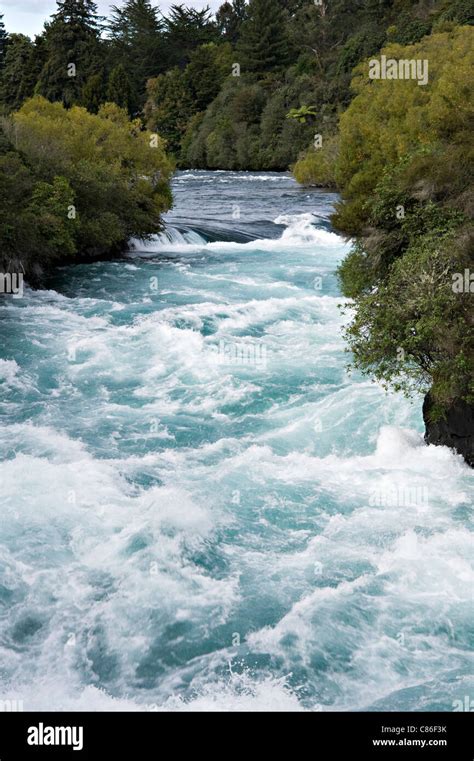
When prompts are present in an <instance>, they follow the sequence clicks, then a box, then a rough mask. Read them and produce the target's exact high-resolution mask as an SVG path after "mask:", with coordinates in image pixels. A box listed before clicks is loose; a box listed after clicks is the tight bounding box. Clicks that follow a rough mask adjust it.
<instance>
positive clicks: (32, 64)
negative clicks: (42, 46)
mask: <svg viewBox="0 0 474 761" xmlns="http://www.w3.org/2000/svg"><path fill="white" fill-rule="evenodd" d="M39 65H40V62H39V61H38V59H37V58H36V46H35V44H34V43H33V42H32V41H31V40H30V38H29V37H27V36H26V35H24V34H12V35H10V38H9V42H8V47H7V52H6V55H5V61H4V65H3V67H2V69H1V71H0V100H1V102H2V103H3V104H4V106H6V108H7V110H12V109H13V110H14V109H17V108H19V107H20V106H21V104H22V103H23V101H25V100H26V98H29V97H31V95H32V94H33V91H34V88H35V84H36V79H37V76H38V73H39Z"/></svg>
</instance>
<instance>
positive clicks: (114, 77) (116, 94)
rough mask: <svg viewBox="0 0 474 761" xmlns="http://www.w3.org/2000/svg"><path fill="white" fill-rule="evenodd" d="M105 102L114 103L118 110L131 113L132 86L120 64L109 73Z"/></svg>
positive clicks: (123, 67)
mask: <svg viewBox="0 0 474 761" xmlns="http://www.w3.org/2000/svg"><path fill="white" fill-rule="evenodd" d="M107 100H108V101H110V102H111V103H116V104H117V106H120V108H125V109H126V111H128V112H129V113H130V112H131V111H132V85H131V82H130V78H129V76H128V74H127V70H126V69H125V66H124V65H123V64H122V63H119V64H118V65H117V66H115V68H114V69H112V71H111V72H110V77H109V82H108V85H107Z"/></svg>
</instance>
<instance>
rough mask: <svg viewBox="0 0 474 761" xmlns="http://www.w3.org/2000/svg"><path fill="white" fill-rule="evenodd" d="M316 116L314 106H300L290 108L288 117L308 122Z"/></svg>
mask: <svg viewBox="0 0 474 761" xmlns="http://www.w3.org/2000/svg"><path fill="white" fill-rule="evenodd" d="M315 117H316V109H315V108H314V106H300V107H299V108H290V110H289V111H288V113H287V115H286V118H287V119H296V121H298V122H299V123H300V124H306V123H307V122H308V120H309V121H313V120H314V118H315Z"/></svg>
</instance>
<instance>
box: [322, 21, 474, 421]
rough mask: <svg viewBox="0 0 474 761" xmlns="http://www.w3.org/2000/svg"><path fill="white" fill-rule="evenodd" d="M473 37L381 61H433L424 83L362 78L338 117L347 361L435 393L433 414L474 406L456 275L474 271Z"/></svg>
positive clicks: (466, 324) (473, 342) (449, 37)
mask: <svg viewBox="0 0 474 761" xmlns="http://www.w3.org/2000/svg"><path fill="white" fill-rule="evenodd" d="M473 43H474V31H473V30H472V29H471V28H470V27H467V26H465V27H453V28H452V29H451V30H450V31H446V32H443V33H434V34H432V35H431V36H428V37H424V38H423V39H422V40H421V41H420V42H418V43H416V44H415V45H412V46H409V47H400V46H398V45H391V46H390V47H388V48H385V49H384V50H383V51H382V52H383V53H385V54H386V55H387V57H394V58H403V59H411V58H421V59H427V60H428V61H429V86H426V87H421V86H419V85H418V84H417V82H416V81H413V80H373V81H371V80H369V79H368V76H367V66H366V64H363V65H361V66H360V67H359V68H358V69H357V70H356V75H355V78H354V83H353V84H354V89H355V91H356V92H357V95H356V97H355V98H354V100H353V101H352V103H351V105H350V106H349V108H348V109H347V111H346V112H345V113H344V114H343V115H342V117H341V120H340V129H339V151H338V155H337V158H336V159H335V162H334V173H335V176H336V179H337V182H338V184H339V187H340V189H341V194H342V201H341V203H340V204H339V206H338V208H337V210H336V213H335V215H334V216H333V223H334V225H335V226H336V227H337V228H338V229H340V230H341V231H342V232H344V233H346V234H348V235H355V236H356V237H357V242H356V245H355V246H354V248H353V250H352V252H351V253H350V254H349V256H348V257H347V258H346V259H345V260H344V262H343V263H342V265H341V267H340V269H339V277H340V280H341V284H342V286H343V290H344V293H345V294H346V296H348V297H350V298H352V299H353V300H354V307H355V317H354V319H353V321H352V323H351V324H350V326H349V328H348V331H347V338H348V340H349V343H350V346H351V348H352V351H353V355H354V363H355V365H356V366H357V367H359V368H360V369H362V370H363V371H364V372H370V373H372V374H374V376H375V377H376V378H378V379H379V380H381V381H383V382H384V383H388V384H391V385H393V386H395V388H399V389H402V390H404V391H406V392H410V390H411V389H413V388H415V389H418V390H423V391H426V390H428V389H429V388H431V394H432V398H433V399H434V401H435V403H436V405H437V409H438V410H440V409H446V408H447V407H448V406H449V405H450V404H452V403H453V401H454V400H455V399H457V398H463V399H465V400H467V401H471V402H472V400H473V394H474V391H473V388H472V377H473V359H474V330H473V325H472V305H471V301H472V294H471V293H469V291H462V292H461V293H458V292H456V291H455V290H453V287H452V286H453V277H454V276H455V275H456V273H464V272H465V270H466V269H467V270H469V268H470V267H471V268H472V252H473V249H474V233H473V228H472V224H471V222H470V221H469V220H470V218H471V217H472V208H473V205H474V204H473V200H474V199H473V193H472V185H471V180H472V176H473V174H474V144H473V140H472V123H473V120H474V107H473V103H474V97H473V95H474V93H473V85H472V73H471V72H472V67H473V65H474V44H473Z"/></svg>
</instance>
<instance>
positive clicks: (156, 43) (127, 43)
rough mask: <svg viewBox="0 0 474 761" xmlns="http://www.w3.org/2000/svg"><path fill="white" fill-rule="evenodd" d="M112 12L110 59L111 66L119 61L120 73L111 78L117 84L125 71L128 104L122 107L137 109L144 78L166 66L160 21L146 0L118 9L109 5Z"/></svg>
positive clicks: (140, 105) (132, 0)
mask: <svg viewBox="0 0 474 761" xmlns="http://www.w3.org/2000/svg"><path fill="white" fill-rule="evenodd" d="M112 12H113V13H112V19H111V21H110V24H109V31H110V34H111V37H112V60H113V62H114V68H116V67H117V66H119V65H120V64H122V67H123V68H124V72H122V71H119V72H118V74H116V75H115V77H114V79H115V81H116V82H117V83H118V81H119V80H118V77H119V76H120V78H121V79H122V80H124V73H125V74H126V77H127V81H128V90H129V91H128V92H127V93H126V98H125V100H126V101H127V103H128V104H129V105H127V106H126V107H127V108H128V109H129V110H131V112H138V111H141V109H142V108H143V104H144V101H145V90H146V83H147V80H148V79H150V78H151V77H153V76H156V75H157V74H159V73H160V72H162V71H164V70H165V68H166V60H165V57H164V37H163V33H162V27H163V22H162V20H161V19H160V18H159V17H158V9H157V8H155V7H154V6H153V5H152V4H151V2H150V0H127V1H126V2H125V4H124V5H123V6H122V7H120V8H118V7H116V6H113V8H112ZM124 82H125V80H124ZM126 86H127V85H126ZM114 87H115V84H114ZM132 96H133V97H132ZM108 97H109V96H108ZM117 97H119V93H118V92H115V97H114V99H113V100H114V102H115V103H117V102H118V101H117V100H116V98H117ZM122 100H124V99H122ZM119 105H122V104H119Z"/></svg>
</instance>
